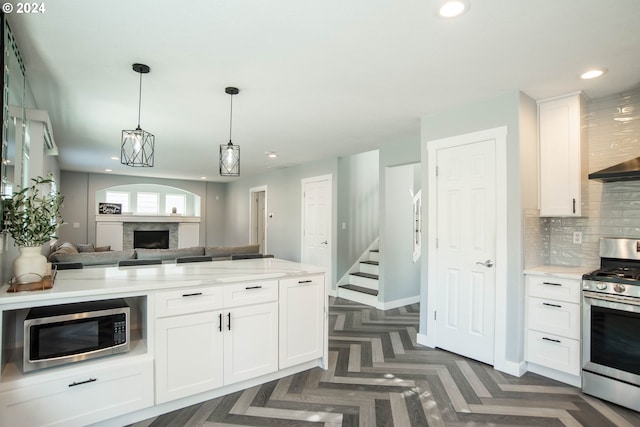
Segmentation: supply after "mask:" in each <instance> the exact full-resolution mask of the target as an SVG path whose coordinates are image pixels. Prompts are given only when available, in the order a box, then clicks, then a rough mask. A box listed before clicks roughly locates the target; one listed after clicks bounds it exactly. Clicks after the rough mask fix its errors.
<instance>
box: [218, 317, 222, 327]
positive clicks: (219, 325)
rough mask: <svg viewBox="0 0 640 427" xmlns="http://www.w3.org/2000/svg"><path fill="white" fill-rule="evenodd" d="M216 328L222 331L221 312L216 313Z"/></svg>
mask: <svg viewBox="0 0 640 427" xmlns="http://www.w3.org/2000/svg"><path fill="white" fill-rule="evenodd" d="M218 330H219V331H220V332H222V313H220V314H219V315H218Z"/></svg>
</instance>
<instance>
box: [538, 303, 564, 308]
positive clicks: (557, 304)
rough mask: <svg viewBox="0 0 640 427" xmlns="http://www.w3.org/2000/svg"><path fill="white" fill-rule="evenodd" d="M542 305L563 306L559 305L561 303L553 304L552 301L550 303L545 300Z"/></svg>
mask: <svg viewBox="0 0 640 427" xmlns="http://www.w3.org/2000/svg"><path fill="white" fill-rule="evenodd" d="M542 305H546V306H549V307H557V308H562V306H561V305H559V304H551V303H548V302H543V303H542Z"/></svg>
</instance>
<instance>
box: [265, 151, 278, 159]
mask: <svg viewBox="0 0 640 427" xmlns="http://www.w3.org/2000/svg"><path fill="white" fill-rule="evenodd" d="M264 154H265V155H266V156H267V157H268V158H270V159H276V158H277V157H278V153H273V152H271V151H267V152H265V153H264Z"/></svg>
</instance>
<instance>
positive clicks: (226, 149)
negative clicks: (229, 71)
mask: <svg viewBox="0 0 640 427" xmlns="http://www.w3.org/2000/svg"><path fill="white" fill-rule="evenodd" d="M224 91H225V93H227V94H228V95H231V108H230V113H229V143H227V144H220V157H219V161H220V176H240V146H239V145H233V143H232V142H231V128H232V124H233V95H237V94H238V93H239V92H240V90H239V89H238V88H236V87H227V88H225V90H224Z"/></svg>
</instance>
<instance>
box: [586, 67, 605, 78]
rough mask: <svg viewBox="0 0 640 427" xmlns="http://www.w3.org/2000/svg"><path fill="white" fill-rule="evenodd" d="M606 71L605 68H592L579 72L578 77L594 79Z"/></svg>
mask: <svg viewBox="0 0 640 427" xmlns="http://www.w3.org/2000/svg"><path fill="white" fill-rule="evenodd" d="M606 72H607V69H606V68H594V69H592V70H588V71H585V72H584V73H582V74H580V78H581V79H583V80H589V79H595V78H596V77H600V76H601V75H603V74H604V73H606Z"/></svg>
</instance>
